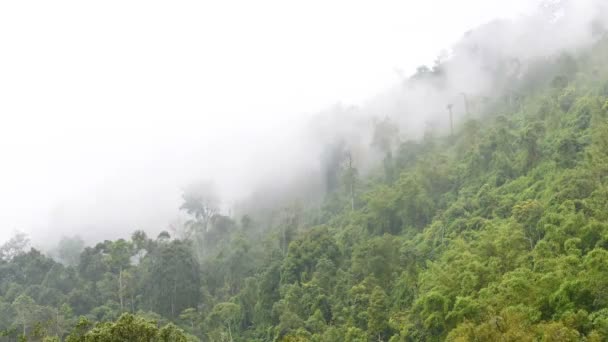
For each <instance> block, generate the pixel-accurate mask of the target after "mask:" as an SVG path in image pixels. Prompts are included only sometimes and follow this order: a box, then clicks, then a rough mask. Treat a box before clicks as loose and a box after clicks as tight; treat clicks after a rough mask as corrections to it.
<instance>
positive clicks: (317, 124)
mask: <svg viewBox="0 0 608 342" xmlns="http://www.w3.org/2000/svg"><path fill="white" fill-rule="evenodd" d="M607 7H608V5H606V4H604V3H603V2H602V1H546V2H543V3H542V4H541V5H540V6H539V8H538V9H537V10H536V11H534V12H533V13H531V14H529V15H526V16H522V17H519V18H515V19H500V20H495V21H492V22H489V23H487V24H484V25H482V26H480V27H477V28H475V29H473V30H471V31H469V32H466V33H465V34H464V36H463V37H462V39H461V40H460V41H459V42H458V43H456V44H454V46H452V47H450V48H449V49H446V50H444V51H443V52H442V53H441V54H440V55H439V56H438V57H437V59H436V61H435V63H434V65H431V66H421V67H419V68H418V70H417V71H416V73H415V74H414V75H412V76H408V77H406V76H405V75H403V72H402V71H398V73H397V74H396V75H397V76H398V77H400V78H401V82H399V83H397V84H395V86H394V87H392V88H391V89H388V90H385V91H382V92H381V93H379V94H378V95H375V96H372V97H371V98H370V99H369V100H368V101H366V102H365V103H364V104H362V105H360V106H353V105H348V104H336V105H334V106H333V107H330V108H327V109H325V110H323V111H321V112H319V113H318V114H316V115H313V116H312V117H310V118H307V119H306V120H308V121H307V122H304V121H302V120H293V121H294V122H293V123H286V122H283V123H282V126H281V127H280V128H281V130H282V131H284V134H281V135H279V136H277V137H275V140H274V141H272V142H271V144H272V145H270V146H265V147H264V148H265V149H266V150H265V151H264V150H262V151H261V152H260V153H259V154H257V156H258V157H260V158H261V159H260V160H255V159H254V160H251V161H248V162H249V164H242V167H243V168H244V169H247V170H250V171H251V172H248V173H247V174H244V173H240V174H239V176H237V177H234V178H232V179H230V182H232V183H234V184H233V185H232V188H233V189H234V188H235V187H238V188H239V189H240V190H239V191H238V192H234V191H231V192H228V193H222V191H221V190H220V189H226V186H225V184H223V183H224V182H226V179H222V182H223V183H222V184H218V183H217V181H216V180H215V179H213V178H210V177H209V176H206V175H204V172H205V171H204V170H201V169H200V167H197V169H198V170H199V172H200V173H202V174H201V175H200V176H196V175H195V174H194V173H193V172H190V173H189V176H188V177H187V178H189V179H190V181H183V177H182V184H181V185H179V186H177V187H176V186H175V185H173V190H174V192H165V195H166V199H165V200H164V201H163V202H162V203H165V207H163V208H157V209H158V210H150V207H149V206H145V205H144V206H142V207H139V208H138V205H137V203H134V208H135V209H134V210H138V211H140V212H141V213H140V214H139V215H138V217H139V218H140V219H141V221H140V222H134V223H133V225H134V226H131V225H128V226H125V223H124V221H121V220H115V219H114V218H118V217H119V215H120V211H119V210H116V208H114V209H115V210H114V211H109V212H99V213H96V209H95V208H94V207H85V208H84V209H85V211H86V212H85V214H84V215H85V216H82V214H78V215H76V216H75V218H77V219H76V220H74V218H72V219H70V220H68V221H65V220H63V221H62V220H57V222H50V223H49V224H50V225H49V226H48V228H47V230H48V231H49V232H54V231H59V232H62V234H63V235H65V236H73V235H74V234H71V233H70V232H77V234H78V235H80V236H82V238H84V239H85V240H86V241H87V242H88V243H89V244H90V243H95V242H97V241H99V240H103V239H106V238H114V237H127V236H128V235H129V234H130V233H131V232H132V231H133V230H136V229H143V230H147V231H148V232H149V233H150V234H158V233H159V232H160V231H162V230H168V231H172V232H173V233H175V234H178V236H184V234H185V233H184V231H185V230H187V228H186V225H187V224H186V222H187V221H188V219H189V218H188V215H187V214H186V213H185V212H184V210H179V211H178V210H176V209H178V207H179V205H180V203H181V202H182V199H183V196H184V193H186V194H187V193H188V192H189V191H191V190H192V189H196V188H198V190H192V191H199V192H202V193H200V195H201V196H210V197H212V198H213V199H212V200H211V202H212V203H213V205H212V206H213V207H214V208H215V209H214V213H216V214H222V215H226V216H229V217H231V218H233V219H237V220H238V218H239V217H242V216H243V215H249V216H256V215H257V216H258V218H262V217H265V218H268V214H270V213H276V212H277V211H281V210H282V209H284V208H287V207H290V206H293V205H294V203H297V205H299V206H305V207H318V206H319V204H320V201H321V200H322V198H323V197H324V196H325V195H326V194H327V193H328V192H331V191H333V190H335V189H336V188H337V187H339V186H340V185H339V184H337V183H338V182H339V181H338V180H337V178H338V177H339V175H338V174H339V173H340V172H342V170H343V168H344V167H345V163H346V162H347V159H349V160H350V163H351V164H352V167H353V168H354V169H356V172H357V173H358V176H360V177H362V178H365V177H368V176H369V175H370V174H373V173H374V172H377V171H378V169H379V168H381V165H382V163H383V160H384V159H385V158H386V156H387V153H388V154H392V153H395V152H396V151H397V150H398V149H399V145H400V144H409V143H413V142H415V141H419V140H421V139H425V138H426V139H430V138H431V137H448V136H449V135H450V130H451V129H453V130H455V131H460V130H461V129H463V125H465V124H466V122H467V120H469V119H476V118H480V117H481V116H482V115H484V114H485V113H489V112H492V109H493V108H496V107H497V106H498V105H500V104H502V103H505V102H511V103H514V102H516V101H517V99H518V97H520V96H521V94H522V93H525V92H526V91H527V89H530V88H532V87H534V86H536V85H537V84H538V83H539V82H543V81H544V79H543V77H545V76H546V77H550V75H552V72H553V70H555V69H557V68H559V67H561V66H560V65H558V64H559V63H565V64H567V63H569V60H570V59H572V58H575V57H577V56H578V55H579V54H582V53H585V51H586V49H587V48H588V47H590V46H591V45H592V44H594V43H595V42H596V41H597V40H599V39H600V38H601V37H602V34H603V32H604V25H605V23H606V20H607V18H608V17H607V16H608V14H607V13H608V10H607ZM404 43H406V42H404ZM412 48H415V47H412ZM556 57H557V59H558V60H559V62H554V60H555V58H556ZM530 70H531V71H530ZM539 73H541V74H539ZM542 73H544V75H543V74H542ZM450 113H451V116H452V121H450ZM451 125H452V127H450V126H451ZM249 143H251V144H255V141H250V142H249ZM269 157H270V158H269ZM194 158H196V157H194ZM267 158H268V159H267ZM241 159H243V160H246V159H247V158H241ZM177 167H179V166H177ZM145 181H146V182H153V181H154V180H153V179H146V180H145ZM219 185H221V186H219ZM167 188H168V187H165V189H167ZM202 189H206V190H202ZM165 191H167V190H165ZM191 195H192V194H191ZM112 196H113V195H112ZM186 196H187V195H186ZM102 199H103V198H102ZM109 199H110V200H111V199H112V197H109ZM141 200H142V203H145V201H146V199H144V198H141ZM172 203H174V204H175V205H172ZM90 204H92V203H90ZM155 205H158V202H156V204H155ZM61 210H64V211H65V210H70V208H69V207H66V208H64V209H60V211H61ZM124 210H125V211H129V210H133V209H130V208H124ZM67 215H68V216H70V214H69V213H67ZM72 215H73V213H72ZM108 215H110V216H108ZM117 215H118V216H117ZM112 216H115V217H114V218H113V217H112ZM84 222H86V223H84ZM268 224H272V223H271V222H268ZM151 227H155V228H151ZM150 229H152V230H151V231H150ZM16 230H17V231H19V230H20V229H18V228H17V229H16ZM47 235H48V233H47ZM48 237H50V236H48ZM76 239H77V240H80V239H81V238H80V237H76ZM43 240H44V241H33V243H34V245H36V246H40V247H42V248H43V249H45V250H50V249H53V247H52V244H53V243H55V242H56V241H57V236H56V235H55V237H54V238H50V239H48V238H46V237H45V238H44V239H43ZM68 240H69V239H68Z"/></svg>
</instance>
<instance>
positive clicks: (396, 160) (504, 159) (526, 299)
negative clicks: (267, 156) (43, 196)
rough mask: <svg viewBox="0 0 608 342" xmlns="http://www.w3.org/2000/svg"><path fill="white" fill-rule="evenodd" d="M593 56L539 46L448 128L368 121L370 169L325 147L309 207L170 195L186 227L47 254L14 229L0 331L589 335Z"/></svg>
mask: <svg viewBox="0 0 608 342" xmlns="http://www.w3.org/2000/svg"><path fill="white" fill-rule="evenodd" d="M607 61H608V40H607V39H598V42H597V43H596V44H595V45H594V46H593V47H591V48H589V49H586V50H585V51H581V52H577V53H572V54H568V53H560V54H558V55H554V56H550V57H546V58H542V59H540V60H538V61H537V62H535V63H532V64H530V66H529V68H528V69H527V70H526V72H525V73H524V74H523V76H521V77H518V78H517V79H512V80H507V81H508V82H506V84H508V86H507V87H505V90H502V89H501V90H497V95H496V96H494V97H481V96H479V97H476V96H475V94H470V96H469V98H468V99H467V101H470V108H469V109H467V112H466V113H461V114H462V115H460V118H459V119H458V120H456V121H455V123H454V131H453V133H450V132H449V130H448V131H442V130H433V129H432V128H429V129H428V130H427V131H426V132H425V134H424V136H423V137H422V138H421V139H416V140H410V139H407V138H403V135H400V134H399V130H398V128H397V126H396V125H394V124H393V122H392V121H391V119H390V118H386V119H383V120H378V121H375V123H370V125H372V124H373V125H375V126H374V132H375V134H374V139H373V141H372V144H373V148H374V149H375V150H376V151H377V152H378V153H380V154H382V158H383V161H382V163H380V164H379V165H377V167H376V168H375V169H374V171H372V172H370V173H365V174H364V173H362V172H358V170H357V163H356V160H354V161H353V160H352V159H349V156H350V155H349V154H348V153H347V152H348V146H346V145H344V144H336V145H335V146H330V147H328V148H329V149H333V150H332V151H333V152H332V153H331V155H332V156H334V159H335V160H334V162H333V163H330V164H329V165H330V167H328V168H327V170H326V171H327V172H326V181H327V185H328V186H327V189H328V190H327V193H326V194H325V195H324V197H323V200H322V202H319V203H312V204H311V203H310V202H306V201H303V202H302V201H297V200H294V201H292V202H290V203H283V205H282V206H280V207H277V208H274V210H271V211H268V212H264V213H248V214H246V215H240V216H239V217H229V216H224V215H221V214H218V213H217V212H216V211H215V210H214V209H213V208H211V207H210V206H209V205H208V203H207V201H206V200H205V198H204V197H203V196H201V194H199V193H197V192H196V191H195V190H192V191H190V192H189V191H186V192H185V193H184V202H183V205H182V209H183V211H184V212H185V213H187V214H188V215H189V216H190V218H191V220H190V221H188V224H187V227H186V228H187V229H186V231H187V232H189V233H188V234H181V235H180V236H173V237H172V236H171V234H170V233H167V232H163V233H161V234H160V235H159V236H157V237H149V236H147V235H146V233H144V232H143V231H136V232H134V233H133V234H132V237H131V238H130V239H119V240H115V241H103V242H100V243H98V244H96V245H94V246H90V247H86V248H84V249H83V250H82V251H81V247H82V246H81V243H82V242H80V241H78V240H77V239H64V240H63V241H62V244H61V245H60V249H59V255H60V257H59V258H55V259H53V258H51V257H49V256H47V255H45V254H43V253H41V252H40V251H38V250H36V249H28V248H25V246H26V245H27V244H26V238H25V237H24V236H21V235H18V236H15V238H13V239H12V240H11V241H9V242H7V243H6V244H4V245H3V246H2V248H1V250H0V330H1V331H2V334H0V341H100V342H102V341H198V340H200V341H319V342H321V341H327V342H333V341H352V342H355V341H391V342H397V341H443V340H447V341H606V340H608V64H607ZM508 64H509V61H504V65H505V68H506V65H508ZM501 70H502V69H498V70H497V71H496V72H497V73H500V72H502V71H501ZM442 77H443V74H442V67H441V64H438V65H436V66H435V67H434V68H432V69H430V68H421V69H419V72H418V73H417V74H416V75H415V76H414V77H413V78H411V79H410V80H408V82H420V80H421V79H422V80H427V81H428V80H431V81H432V82H434V83H436V84H438V85H437V86H439V87H440V86H441V82H442ZM428 100H429V101H433V99H428ZM475 103H477V104H478V105H475V106H474V104H475ZM446 105H447V104H446ZM447 113H448V112H447V111H446V120H447V118H448V114H447Z"/></svg>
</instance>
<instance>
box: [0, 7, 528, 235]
mask: <svg viewBox="0 0 608 342" xmlns="http://www.w3.org/2000/svg"><path fill="white" fill-rule="evenodd" d="M535 3H536V1H534V0H528V1H524V0H515V1H503V0H492V1H489V0H459V1H451V0H441V1H440V0H425V1H408V0H401V1H378V0H375V1H353V0H344V1H342V0H340V1H328V0H323V1H317V0H308V1H298V2H295V1H285V0H281V1H268V0H257V1H245V0H243V1H150V0H146V1H125V0H120V1H112V0H110V1H95V2H93V1H10V0H8V1H1V2H0V241H1V240H3V239H5V238H6V237H7V236H9V235H10V234H12V232H13V231H15V230H17V229H18V230H21V231H25V232H27V233H30V234H31V235H32V236H33V237H34V239H43V238H47V237H49V236H53V235H58V234H69V235H71V234H74V233H79V234H81V235H85V236H86V235H91V236H96V237H98V236H100V232H96V233H97V234H96V235H94V234H93V235H92V232H90V231H87V230H88V229H99V227H104V226H105V227H124V226H129V227H133V228H132V229H131V230H133V229H135V228H146V227H147V226H150V225H158V224H159V222H163V223H162V224H165V223H164V222H166V221H167V220H169V219H170V218H171V217H172V215H174V213H175V212H176V207H177V206H178V205H179V203H178V198H177V196H178V189H179V187H180V186H183V185H184V184H185V182H188V181H190V180H193V179H196V178H201V177H202V178H212V179H214V180H215V181H217V182H218V185H219V187H220V189H221V190H222V192H223V193H225V194H227V196H228V197H231V196H232V197H234V196H238V195H242V194H245V193H246V192H247V191H248V189H247V187H248V185H249V186H250V185H251V184H252V182H254V181H257V180H258V178H263V175H264V174H266V170H268V168H275V169H276V168H280V161H279V162H278V163H279V165H270V162H271V161H273V159H272V157H273V155H276V154H278V153H279V151H281V152H285V151H284V149H285V148H287V147H286V146H289V145H288V144H284V143H283V142H284V141H287V140H289V139H290V137H291V135H292V134H293V131H294V129H295V128H297V127H299V123H303V122H305V121H306V120H307V117H309V116H310V115H311V114H314V113H315V112H318V111H320V110H322V109H323V108H324V107H327V106H329V105H331V104H333V103H336V102H342V103H347V104H349V103H354V104H357V103H360V102H361V101H363V100H365V99H367V98H369V97H371V96H373V95H375V94H377V93H379V92H381V91H382V90H383V89H386V88H387V87H389V86H391V85H392V84H394V83H395V82H397V80H398V78H397V73H396V72H395V70H397V69H400V70H403V71H404V72H405V73H406V74H411V73H413V72H414V70H415V68H416V67H417V66H419V65H421V64H432V61H433V60H434V59H435V57H436V56H437V55H438V54H439V52H440V51H441V50H442V49H444V48H449V46H450V45H451V44H453V43H455V42H456V41H457V40H458V39H459V38H460V37H461V36H462V35H463V33H464V32H465V31H467V30H469V29H472V28H474V27H476V26H478V25H479V24H482V23H484V22H487V21H489V20H491V19H493V18H496V17H511V16H515V15H520V14H522V13H525V12H527V11H528V10H529V8H530V7H531V6H532V4H535ZM268 172H270V171H268ZM156 228H157V227H153V229H156ZM51 229H53V230H56V229H59V231H52V232H51V231H50V230H51ZM81 229H82V230H81ZM108 229H110V230H111V228H108ZM127 233H128V232H126V233H125V234H127Z"/></svg>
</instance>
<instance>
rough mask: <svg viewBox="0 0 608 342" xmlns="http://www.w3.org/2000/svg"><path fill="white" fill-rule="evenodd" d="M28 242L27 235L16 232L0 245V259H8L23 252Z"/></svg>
mask: <svg viewBox="0 0 608 342" xmlns="http://www.w3.org/2000/svg"><path fill="white" fill-rule="evenodd" d="M29 244H30V239H29V238H28V236H27V235H26V234H24V233H21V232H16V233H15V235H14V236H13V237H11V238H10V240H8V241H7V242H5V243H4V244H3V245H2V246H0V260H6V261H10V260H11V259H13V258H14V257H16V256H17V255H19V254H22V253H25V250H26V249H27V247H28V246H29Z"/></svg>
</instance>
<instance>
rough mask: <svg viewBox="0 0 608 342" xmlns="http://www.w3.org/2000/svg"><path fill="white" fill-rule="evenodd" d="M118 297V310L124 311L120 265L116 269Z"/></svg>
mask: <svg viewBox="0 0 608 342" xmlns="http://www.w3.org/2000/svg"><path fill="white" fill-rule="evenodd" d="M118 299H119V301H120V312H124V311H125V310H124V302H123V295H122V267H121V268H120V270H119V271H118Z"/></svg>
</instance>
